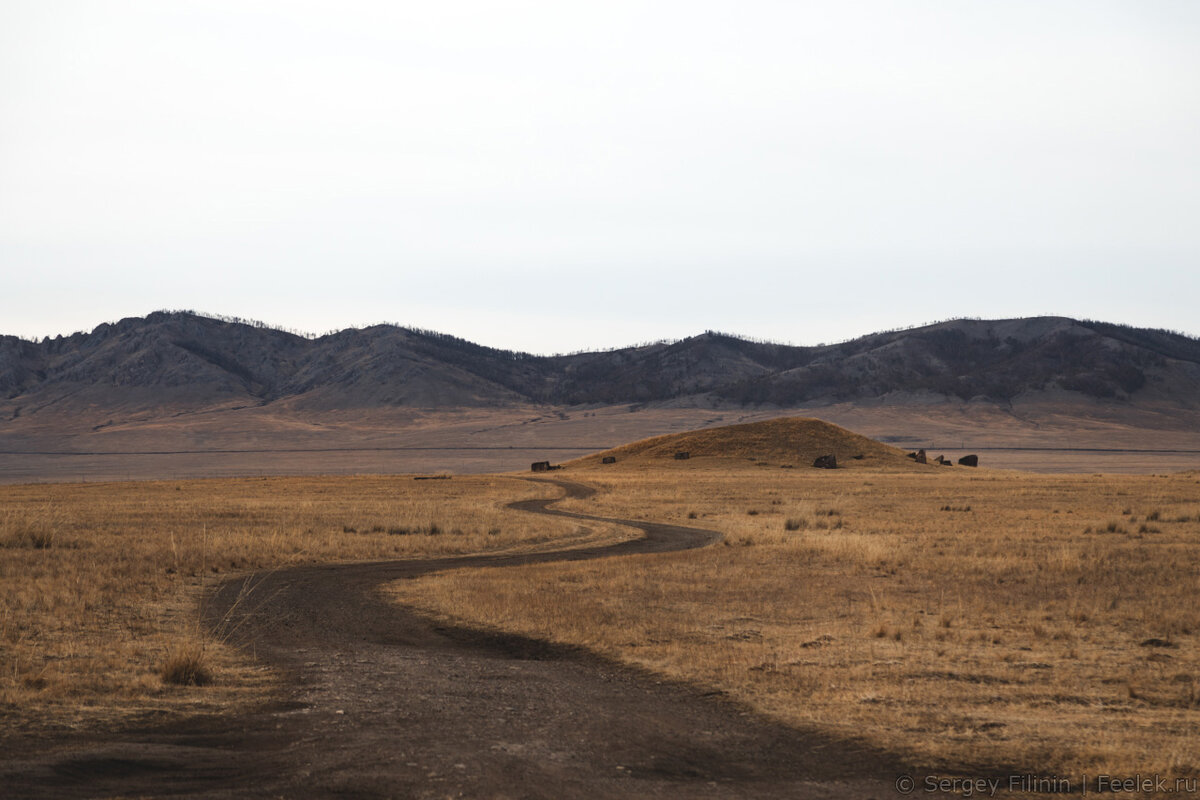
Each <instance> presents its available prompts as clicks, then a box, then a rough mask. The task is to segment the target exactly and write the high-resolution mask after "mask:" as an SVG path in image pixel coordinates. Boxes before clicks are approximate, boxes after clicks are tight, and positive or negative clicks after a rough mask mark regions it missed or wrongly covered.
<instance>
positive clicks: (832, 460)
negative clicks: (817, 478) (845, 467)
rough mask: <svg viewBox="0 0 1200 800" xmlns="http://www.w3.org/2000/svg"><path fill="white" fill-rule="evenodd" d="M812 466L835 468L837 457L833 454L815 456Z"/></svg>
mask: <svg viewBox="0 0 1200 800" xmlns="http://www.w3.org/2000/svg"><path fill="white" fill-rule="evenodd" d="M813 466H814V467H816V468H817V469H837V457H836V456H833V455H827V456H817V460H816V461H814V462H813Z"/></svg>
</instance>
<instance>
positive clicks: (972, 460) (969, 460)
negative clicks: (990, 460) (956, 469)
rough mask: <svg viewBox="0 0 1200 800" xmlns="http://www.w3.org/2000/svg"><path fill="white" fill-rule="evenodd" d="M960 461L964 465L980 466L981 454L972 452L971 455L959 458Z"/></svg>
mask: <svg viewBox="0 0 1200 800" xmlns="http://www.w3.org/2000/svg"><path fill="white" fill-rule="evenodd" d="M958 463H959V464H961V465H962V466H964V467H978V466H979V456H977V455H975V454H974V453H972V454H971V455H969V456H963V457H962V458H960V459H959V460H958Z"/></svg>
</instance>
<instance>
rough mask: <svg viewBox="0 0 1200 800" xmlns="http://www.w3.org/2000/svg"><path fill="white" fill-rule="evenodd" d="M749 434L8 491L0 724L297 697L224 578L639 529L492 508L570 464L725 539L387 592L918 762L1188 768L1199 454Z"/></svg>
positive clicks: (1032, 768) (0, 492) (1197, 769)
mask: <svg viewBox="0 0 1200 800" xmlns="http://www.w3.org/2000/svg"><path fill="white" fill-rule="evenodd" d="M772 425H774V426H775V427H771V426H772ZM789 426H791V427H789ZM742 428H744V429H749V434H748V433H747V431H746V430H741V431H739V430H738V429H737V428H725V429H716V431H717V432H711V431H710V432H702V434H691V435H689V434H684V435H679V436H668V437H660V439H658V440H655V439H652V440H648V442H647V443H639V444H637V445H631V446H629V447H626V448H618V449H616V450H613V451H611V453H612V454H613V457H614V458H616V463H610V464H603V463H601V460H600V457H599V456H598V455H597V456H590V457H587V458H584V459H579V460H577V461H573V462H570V463H568V464H567V465H566V466H565V467H564V468H563V469H562V470H559V471H554V472H552V473H550V475H549V478H550V480H551V482H550V483H546V482H542V483H535V482H530V481H528V480H525V478H526V477H527V473H511V474H501V475H471V476H453V477H448V478H444V479H433V480H414V479H413V476H378V477H291V478H244V479H222V480H180V481H165V482H164V481H159V482H125V483H87V484H65V483H64V484H25V485H9V486H0V609H3V610H2V611H0V642H2V643H3V647H2V648H0V715H2V717H0V719H2V722H3V724H2V725H0V745H3V744H6V743H11V742H15V741H17V740H21V741H24V742H29V741H46V742H52V741H54V740H55V739H56V737H67V736H90V735H93V734H95V735H101V734H102V733H103V732H104V731H117V730H122V729H127V728H129V727H130V726H145V725H151V724H155V723H157V722H163V721H169V720H175V719H180V718H186V717H188V716H189V715H201V714H206V715H213V714H216V715H227V716H236V715H239V714H243V713H248V712H249V711H251V710H252V709H254V708H256V707H260V706H262V704H264V703H267V702H270V701H272V699H278V698H279V697H282V696H286V695H287V694H288V693H289V692H290V691H292V689H293V687H292V686H290V685H289V676H288V675H287V674H286V671H280V670H278V669H275V668H272V667H271V666H269V665H266V664H263V663H262V662H261V661H260V660H258V659H256V657H255V652H254V649H253V647H237V646H234V642H237V641H240V640H239V638H238V636H237V630H236V629H237V626H238V625H239V624H240V623H239V622H238V615H236V614H227V615H226V616H225V618H224V619H223V620H221V621H219V622H218V623H217V624H215V625H213V624H212V622H211V620H209V621H208V622H204V621H202V617H201V614H200V612H199V610H198V609H199V608H200V607H201V605H202V601H203V599H204V598H205V597H206V596H207V595H208V594H209V593H211V592H212V591H213V589H214V587H216V586H217V585H219V584H220V583H221V582H223V581H227V580H229V579H230V578H231V577H238V576H245V575H248V574H251V573H263V572H264V571H266V572H270V571H275V570H280V569H283V568H287V567H291V566H294V565H300V564H319V563H328V562H360V561H379V560H390V559H426V558H446V557H452V556H459V555H466V554H480V553H508V554H520V553H536V552H546V551H547V550H550V549H560V548H570V547H583V546H590V547H594V546H597V545H604V544H609V543H614V542H620V541H625V540H629V539H632V538H634V537H636V536H637V535H638V532H637V531H636V530H633V529H631V528H629V527H627V526H623V525H619V524H616V523H615V522H605V521H597V520H592V521H585V520H580V519H575V518H566V517H551V516H535V515H533V514H529V513H527V512H526V511H525V510H521V509H519V508H509V507H507V506H508V504H509V503H513V502H516V501H523V500H530V499H533V498H552V497H559V496H561V495H562V491H561V490H560V489H559V488H558V487H557V486H555V485H553V481H554V480H558V479H566V480H569V481H571V482H573V483H574V484H582V485H583V486H585V487H590V488H592V489H594V490H595V493H594V494H592V495H590V496H584V495H583V494H582V493H578V492H577V493H576V494H578V495H579V496H575V497H568V498H566V499H563V500H561V501H559V502H558V503H557V504H556V505H555V506H554V507H555V508H558V509H561V510H565V511H571V512H576V513H578V514H582V515H585V516H588V517H594V518H598V519H624V520H634V521H643V520H644V521H653V522H664V523H669V524H672V525H678V526H686V527H689V528H700V529H704V530H709V531H715V532H716V533H718V534H719V535H720V537H721V538H720V540H719V542H717V543H716V544H714V545H710V546H707V547H701V548H699V549H693V550H686V551H682V552H674V553H656V554H643V555H637V554H635V555H624V556H621V557H613V558H592V559H590V560H586V561H582V560H581V561H574V562H571V561H568V562H558V563H530V564H524V565H522V564H514V565H511V566H506V567H505V568H502V569H498V568H466V569H450V568H447V569H440V571H437V572H435V573H432V574H426V575H423V576H418V577H415V578H411V579H405V580H400V581H393V582H391V583H388V584H386V586H385V587H384V588H383V589H382V592H383V595H382V596H383V597H384V598H385V599H386V600H387V602H389V603H392V604H395V605H397V606H401V605H402V606H406V607H410V608H413V609H416V610H418V611H419V612H420V613H421V614H422V615H424V616H426V617H429V618H431V619H433V620H434V621H435V622H438V623H439V624H447V625H453V626H457V627H460V628H469V629H482V630H484V631H491V632H494V633H496V634H497V635H505V634H518V635H521V636H523V637H528V638H532V639H534V640H539V641H546V642H550V643H555V644H560V645H565V646H569V648H570V649H579V648H581V649H582V651H584V652H589V653H594V654H596V655H598V656H599V657H601V658H602V659H604V660H605V661H606V662H616V663H621V664H626V665H630V666H632V667H633V668H635V669H636V670H637V671H639V672H643V673H645V674H647V675H650V676H652V677H656V678H660V679H663V680H667V679H669V680H671V681H673V682H679V683H681V684H684V685H688V686H692V687H696V688H697V689H698V690H700V691H701V692H703V693H705V694H710V693H711V694H713V695H714V696H719V697H723V698H728V699H729V700H731V701H732V702H734V703H736V704H739V705H741V706H743V707H745V708H747V709H748V711H749V712H751V713H757V714H759V715H761V716H762V717H763V718H767V719H772V720H774V721H776V722H779V723H781V724H783V725H785V726H789V727H791V728H795V729H800V730H805V731H815V732H817V733H819V734H821V735H823V736H828V737H831V739H832V740H835V741H842V742H854V743H861V744H862V745H863V746H864V747H869V748H876V749H878V750H880V751H886V752H888V753H892V754H895V755H896V756H897V758H899V759H901V760H902V761H903V762H904V763H907V764H911V765H913V766H914V767H915V768H916V769H918V770H923V771H927V772H937V773H945V774H998V773H1000V772H1005V771H1018V772H1030V773H1037V774H1057V775H1064V776H1072V777H1077V776H1081V775H1096V774H1113V775H1117V774H1131V775H1132V774H1134V773H1142V774H1149V773H1159V774H1162V775H1169V776H1172V777H1194V776H1196V775H1197V774H1200V751H1198V750H1197V747H1196V742H1197V741H1200V606H1198V605H1197V604H1196V602H1195V598H1196V595H1197V592H1198V591H1200V472H1196V471H1190V472H1178V473H1170V474H1166V473H1159V474H1141V475H1120V476H1114V475H1105V474H1032V473H1027V472H1020V471H1008V470H999V469H989V468H988V467H987V466H986V464H985V465H984V466H983V467H980V468H978V469H971V468H967V467H961V466H955V467H952V468H951V467H940V466H936V465H920V464H916V463H914V462H913V461H912V460H910V459H907V458H905V457H904V455H903V453H902V452H901V451H896V450H894V449H892V448H890V447H886V446H884V445H881V444H879V443H877V442H873V441H871V440H867V439H864V438H862V437H856V436H854V435H853V434H849V433H848V432H845V431H842V430H841V429H837V428H834V427H833V426H826V425H824V424H822V423H813V422H811V421H783V422H781V423H761V424H759V425H757V426H742ZM681 436H682V438H680V437H681ZM688 436H691V438H688ZM747 437H748V438H747ZM805 448H807V449H809V450H813V448H815V450H814V452H816V451H824V450H826V449H828V450H831V451H832V450H834V449H839V450H840V452H839V455H838V460H839V463H840V466H841V467H843V468H841V469H837V470H821V469H813V468H812V467H810V466H809V464H811V458H809V459H807V461H805V460H803V459H801V458H798V457H791V456H793V455H794V454H795V453H797V452H800V453H803V452H806V450H805ZM677 449H690V451H691V454H692V457H691V458H689V459H688V460H682V461H677V460H675V459H673V458H671V457H669V453H670V452H671V451H673V450H677ZM931 455H932V454H931ZM855 456H862V458H855ZM245 585H248V586H253V583H252V582H251V583H248V584H245ZM252 601H253V598H247V599H246V602H247V604H250V603H251V602H252ZM339 713H340V712H339Z"/></svg>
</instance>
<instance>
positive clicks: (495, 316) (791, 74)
mask: <svg viewBox="0 0 1200 800" xmlns="http://www.w3.org/2000/svg"><path fill="white" fill-rule="evenodd" d="M0 277H2V278H3V280H2V285H0V333H10V334H19V335H25V336H42V335H45V334H55V333H60V332H61V333H69V332H71V331H74V330H79V329H90V328H91V327H93V326H94V325H96V324H98V323H100V322H103V321H106V320H113V319H117V318H120V317H123V316H133V315H142V314H145V313H148V312H150V311H152V310H154V309H158V308H193V309H196V310H201V311H208V312H216V313H223V314H231V315H238V316H245V317H252V318H256V319H262V320H265V321H267V322H270V323H275V324H279V325H283V326H289V327H294V328H300V329H304V330H313V331H323V330H327V329H331V328H340V327H345V326H349V325H361V324H368V323H372V322H377V321H381V320H388V321H397V322H400V323H403V324H409V325H416V326H421V327H427V328H434V329H437V330H442V331H446V332H449V333H453V334H456V335H459V336H463V337H466V338H469V339H473V340H476V341H480V342H483V343H486V344H492V345H497V346H504V347H514V348H520V349H525V350H530V351H533V352H552V351H568V350H575V349H581V348H591V347H605V346H616V345H624V344H629V343H633V342H636V341H644V340H651V339H658V338H678V337H682V336H686V335H690V334H693V333H698V332H700V331H702V330H704V329H708V328H713V329H720V330H726V331H730V332H737V333H743V334H746V335H751V336H758V337H766V338H772V339H779V340H784V341H792V342H796V343H805V344H808V343H815V342H819V341H831V340H836V339H844V338H848V337H851V336H854V335H857V334H863V333H868V332H870V331H873V330H876V329H881V328H888V327H895V326H904V325H911V324H916V323H920V322H924V321H931V320H935V319H944V318H947V317H952V316H982V317H1007V316H1027V315H1034V314H1043V313H1054V314H1065V315H1070V316H1082V317H1091V318H1098V319H1106V320H1110V321H1117V322H1127V323H1132V324H1139V325H1153V326H1156V327H1169V328H1176V329H1182V330H1186V331H1189V332H1191V333H1194V334H1195V333H1200V316H1198V313H1197V300H1198V298H1200V3H1196V2H1190V0H1177V1H1175V2H1155V1H1154V0H1130V2H1104V1H1103V0H1079V1H1078V2H1065V1H1062V0H1060V1H1057V2H1056V1H1055V0H1036V1H1035V2H1021V1H1020V0H1005V2H994V0H974V1H973V0H940V1H933V0H930V1H927V2H923V1H922V0H903V1H902V2H901V1H900V0H897V1H896V2H882V1H877V2H876V1H863V2H857V1H855V0H837V1H836V2H835V1H834V0H828V1H827V2H795V1H789V2H755V1H754V0H739V2H697V0H689V2H620V1H619V0H618V1H616V2H614V0H605V1H604V2H590V3H581V2H566V1H564V0H557V2H509V3H496V2H456V1H455V0H438V2H428V0H422V2H352V1H347V0H340V1H339V2H337V3H333V2H303V1H300V2H297V0H289V1H288V2H260V1H258V0H235V1H234V2H221V1H220V0H203V1H202V2H186V1H183V0H171V2H163V1H162V0H147V2H126V1H125V0H104V2H98V1H97V2H61V1H60V0H34V1H33V2H14V0H0Z"/></svg>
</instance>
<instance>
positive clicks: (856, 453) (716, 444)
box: [574, 417, 927, 469]
mask: <svg viewBox="0 0 1200 800" xmlns="http://www.w3.org/2000/svg"><path fill="white" fill-rule="evenodd" d="M679 452H686V453H688V456H689V457H688V459H687V460H686V461H680V462H676V461H675V454H676V453H679ZM823 455H833V456H835V457H836V458H837V463H838V466H839V467H859V466H870V467H874V468H878V467H895V468H898V469H923V468H927V467H924V466H922V465H918V464H917V463H916V462H914V461H912V460H911V459H909V458H907V457H906V456H905V454H904V451H902V450H897V449H896V448H894V447H891V446H889V445H886V444H883V443H882V442H877V441H875V440H874V439H868V438H867V437H866V436H861V435H859V434H857V433H854V432H852V431H848V430H846V429H845V428H842V427H839V426H837V425H834V424H833V423H830V422H825V421H823V420H819V419H812V418H807V417H781V418H778V419H770V420H763V421H761V422H749V423H745V424H743V425H724V426H721V427H717V428H704V429H701V430H695V431H686V432H683V433H669V434H666V435H664V436H655V437H652V438H650V439H643V440H641V441H638V442H632V443H630V444H626V445H622V446H621V447H615V448H613V449H611V450H606V451H604V452H602V453H596V454H594V455H590V456H587V457H585V458H581V459H579V460H578V461H576V462H574V463H575V464H578V465H580V466H583V465H595V464H602V463H603V459H604V458H606V457H612V458H615V459H616V463H617V464H621V465H629V464H634V465H640V464H653V465H656V466H662V465H670V464H673V463H677V464H679V465H680V466H683V465H687V466H692V465H697V464H698V465H703V464H706V463H711V461H712V460H713V459H720V460H731V459H732V460H737V461H741V462H745V461H754V462H758V463H766V464H770V465H774V466H781V465H784V464H786V465H788V466H794V467H810V466H812V464H813V461H814V460H816V459H817V458H818V457H819V456H823Z"/></svg>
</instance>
